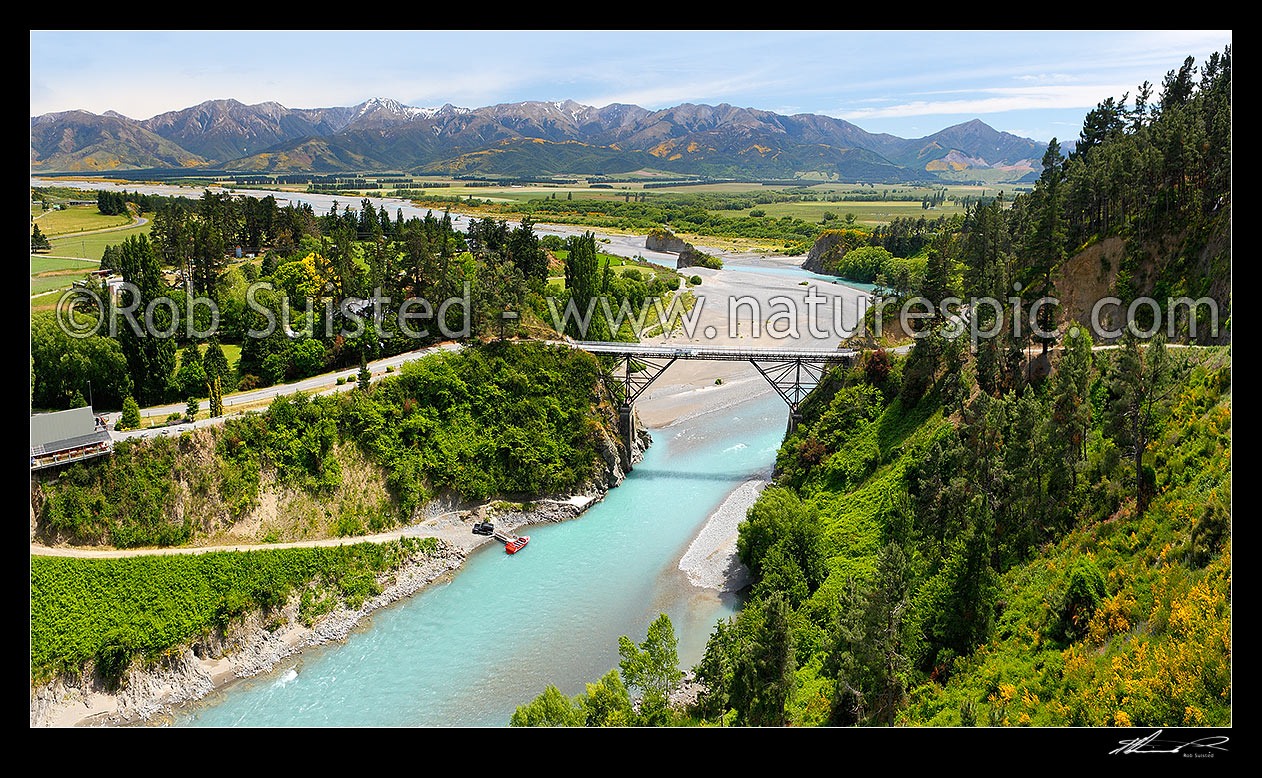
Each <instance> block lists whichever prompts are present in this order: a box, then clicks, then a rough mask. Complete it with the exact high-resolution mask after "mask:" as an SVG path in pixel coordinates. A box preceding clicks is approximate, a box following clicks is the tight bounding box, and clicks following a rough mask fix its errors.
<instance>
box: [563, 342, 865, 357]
mask: <svg viewBox="0 0 1262 778" xmlns="http://www.w3.org/2000/svg"><path fill="white" fill-rule="evenodd" d="M572 345H573V346H575V347H576V348H581V349H583V350H584V351H589V352H591V353H593V354H619V355H622V356H631V357H647V358H649V359H709V360H719V361H730V362H751V361H757V362H792V361H797V360H807V361H812V362H832V361H841V360H845V359H851V358H853V357H854V356H855V355H856V354H858V353H859V352H858V351H857V350H856V349H826V348H740V347H734V346H698V345H695V344H689V345H686V346H670V345H650V344H644V343H608V342H604V341H590V340H580V341H576V342H574V343H573V344H572Z"/></svg>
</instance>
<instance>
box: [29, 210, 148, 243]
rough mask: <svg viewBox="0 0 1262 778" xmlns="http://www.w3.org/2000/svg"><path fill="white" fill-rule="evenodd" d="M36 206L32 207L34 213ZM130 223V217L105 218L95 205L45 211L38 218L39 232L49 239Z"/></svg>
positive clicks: (122, 215) (123, 215) (121, 215)
mask: <svg viewBox="0 0 1262 778" xmlns="http://www.w3.org/2000/svg"><path fill="white" fill-rule="evenodd" d="M35 209H36V206H32V207H31V210H32V211H34V210H35ZM130 223H131V217H130V216H127V215H125V214H119V215H117V216H106V215H105V214H103V213H101V212H100V211H98V210H97V209H96V206H95V205H76V206H71V207H69V208H67V209H65V210H64V211H47V212H45V213H44V215H43V216H40V218H39V229H40V232H42V233H44V235H46V236H48V237H49V238H53V237H56V236H58V235H66V234H68V233H72V232H86V231H87V230H104V229H109V228H110V227H121V226H123V225H125V224H130Z"/></svg>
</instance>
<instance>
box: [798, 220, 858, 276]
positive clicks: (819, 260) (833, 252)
mask: <svg viewBox="0 0 1262 778" xmlns="http://www.w3.org/2000/svg"><path fill="white" fill-rule="evenodd" d="M866 241H867V238H866V236H865V235H864V234H863V233H861V232H859V231H858V230H824V231H823V232H821V233H820V234H819V237H818V238H816V239H815V245H814V246H811V250H810V252H809V253H807V255H806V260H805V261H804V262H803V263H802V269H803V270H809V271H811V272H812V273H824V274H828V273H833V272H834V271H835V268H836V267H837V260H839V259H841V258H842V257H844V256H845V255H846V252H847V251H850V250H851V249H853V248H858V247H859V246H860V245H863V243H866Z"/></svg>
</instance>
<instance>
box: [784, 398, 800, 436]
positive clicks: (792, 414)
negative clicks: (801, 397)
mask: <svg viewBox="0 0 1262 778" xmlns="http://www.w3.org/2000/svg"><path fill="white" fill-rule="evenodd" d="M801 421H802V412H801V411H799V410H798V408H797V406H796V405H790V406H789V428H788V430H787V431H786V432H785V433H784V434H785V437H788V436H789V435H792V434H793V433H794V432H796V431H797V428H798V424H799V423H800V422H801Z"/></svg>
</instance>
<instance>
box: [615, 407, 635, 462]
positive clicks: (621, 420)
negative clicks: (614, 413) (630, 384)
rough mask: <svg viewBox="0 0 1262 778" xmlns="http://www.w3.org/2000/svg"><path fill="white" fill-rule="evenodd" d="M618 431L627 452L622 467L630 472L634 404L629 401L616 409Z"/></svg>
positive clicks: (633, 441)
mask: <svg viewBox="0 0 1262 778" xmlns="http://www.w3.org/2000/svg"><path fill="white" fill-rule="evenodd" d="M618 432H619V433H620V434H621V435H622V446H623V449H624V450H625V451H626V452H627V456H626V460H625V461H623V463H622V469H623V470H625V471H626V472H628V473H629V472H631V452H632V451H633V450H634V448H633V446H634V444H635V406H633V405H632V404H631V403H623V404H622V407H620V408H619V409H618Z"/></svg>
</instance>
